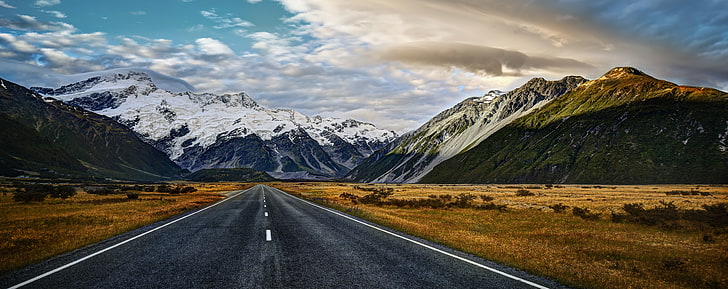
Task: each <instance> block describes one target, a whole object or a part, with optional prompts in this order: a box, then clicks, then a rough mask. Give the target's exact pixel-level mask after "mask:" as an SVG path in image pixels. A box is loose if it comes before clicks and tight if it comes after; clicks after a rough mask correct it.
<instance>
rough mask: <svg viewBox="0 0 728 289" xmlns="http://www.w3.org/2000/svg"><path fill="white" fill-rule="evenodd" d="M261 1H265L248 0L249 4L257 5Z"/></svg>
mask: <svg viewBox="0 0 728 289" xmlns="http://www.w3.org/2000/svg"><path fill="white" fill-rule="evenodd" d="M260 1H263V0H248V3H250V4H255V3H260Z"/></svg>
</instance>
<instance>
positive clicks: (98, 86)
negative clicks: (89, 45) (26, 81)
mask: <svg viewBox="0 0 728 289" xmlns="http://www.w3.org/2000/svg"><path fill="white" fill-rule="evenodd" d="M131 87H134V88H131ZM130 88H131V89H134V90H136V89H139V88H144V89H146V90H148V91H154V90H157V89H158V88H157V86H156V85H155V84H154V82H153V81H152V78H151V77H149V75H147V74H146V73H144V72H138V71H127V72H124V73H108V74H103V75H99V76H95V77H91V78H88V79H86V80H84V81H80V82H75V83H71V84H68V85H64V86H62V87H60V88H58V89H51V88H38V87H33V88H31V89H32V90H35V91H37V92H39V93H42V94H44V95H46V96H57V95H68V94H77V93H87V92H91V91H104V90H112V89H113V90H118V89H130Z"/></svg>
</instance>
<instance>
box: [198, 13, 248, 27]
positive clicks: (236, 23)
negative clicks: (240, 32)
mask: <svg viewBox="0 0 728 289" xmlns="http://www.w3.org/2000/svg"><path fill="white" fill-rule="evenodd" d="M200 14H201V15H202V16H203V17H205V18H207V19H209V20H212V21H213V22H215V23H217V25H215V26H213V27H212V28H215V29H226V28H235V27H252V26H255V24H253V23H251V22H249V21H246V20H243V19H241V18H239V17H233V16H232V14H230V13H228V14H226V15H225V16H220V15H218V14H217V12H216V11H215V9H211V10H210V11H206V10H202V11H200Z"/></svg>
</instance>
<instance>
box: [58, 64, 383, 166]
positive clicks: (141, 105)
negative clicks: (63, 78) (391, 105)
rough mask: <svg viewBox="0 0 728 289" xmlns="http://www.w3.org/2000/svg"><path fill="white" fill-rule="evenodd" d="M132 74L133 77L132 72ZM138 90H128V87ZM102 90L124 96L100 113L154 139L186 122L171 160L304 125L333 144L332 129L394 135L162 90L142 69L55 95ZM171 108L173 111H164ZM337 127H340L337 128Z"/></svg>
mask: <svg viewBox="0 0 728 289" xmlns="http://www.w3.org/2000/svg"><path fill="white" fill-rule="evenodd" d="M129 76H130V77H129ZM132 86H136V88H137V89H136V90H135V91H134V92H132V94H129V88H130V87H132ZM98 92H112V93H114V94H117V95H118V96H119V99H123V97H126V99H124V101H123V103H121V105H119V106H118V107H116V108H108V109H104V110H101V111H96V112H97V113H100V114H103V115H106V116H109V117H112V118H116V117H118V118H119V119H120V120H122V122H125V123H135V122H136V124H135V125H134V126H133V127H131V128H132V129H133V130H134V131H136V132H137V133H139V134H140V135H142V136H144V137H145V138H147V139H149V140H153V141H159V140H164V139H168V138H169V137H170V135H171V133H172V131H173V130H180V129H181V128H183V127H187V128H188V129H189V133H188V134H186V135H183V136H178V137H177V138H175V139H174V141H173V142H172V143H171V147H170V148H169V151H168V152H167V153H168V154H169V155H170V158H171V159H172V160H175V159H177V158H179V157H180V156H182V154H183V153H184V147H182V144H183V143H185V142H189V141H191V142H192V144H191V145H192V146H194V145H198V146H201V147H203V148H205V147H209V146H210V145H212V144H214V143H215V142H216V141H217V139H218V138H219V137H226V138H233V137H245V136H247V135H250V134H256V135H257V136H258V137H260V138H261V139H263V140H270V139H272V138H274V137H276V136H279V135H282V134H284V133H286V132H289V131H292V130H295V129H298V128H301V129H303V130H304V131H305V132H306V133H307V134H308V135H309V136H311V138H313V139H314V140H316V141H317V142H318V143H319V144H320V145H322V146H333V145H334V144H333V143H332V142H331V141H330V140H329V139H328V138H327V137H326V136H325V135H328V134H334V135H336V136H339V137H340V138H341V139H343V140H344V141H346V142H349V143H351V144H355V143H357V142H359V141H365V142H372V141H377V142H388V141H391V140H393V139H394V138H395V137H396V134H395V133H394V132H392V131H386V130H381V129H377V128H376V127H375V126H374V125H372V124H365V123H361V122H357V121H354V120H344V119H338V118H322V117H319V116H315V117H309V116H306V115H304V114H302V113H299V112H297V111H294V110H291V109H265V108H263V107H260V106H259V105H258V104H257V103H256V102H255V101H254V100H253V99H252V98H250V96H248V95H247V94H245V93H239V94H224V95H215V94H210V93H194V92H189V91H187V92H182V93H174V92H171V91H168V90H164V89H160V88H158V87H157V86H156V85H155V82H154V81H153V80H150V79H149V77H148V76H146V75H144V74H138V73H132V74H130V75H122V74H113V75H105V76H102V81H99V82H97V83H94V84H93V85H92V86H90V87H88V86H87V87H83V88H82V89H80V90H78V91H70V92H67V93H66V94H64V95H55V96H54V97H56V98H58V99H60V100H62V101H64V102H69V101H71V100H73V99H76V98H81V97H85V96H89V95H91V94H93V93H98ZM165 112H171V113H165ZM337 128H338V129H337Z"/></svg>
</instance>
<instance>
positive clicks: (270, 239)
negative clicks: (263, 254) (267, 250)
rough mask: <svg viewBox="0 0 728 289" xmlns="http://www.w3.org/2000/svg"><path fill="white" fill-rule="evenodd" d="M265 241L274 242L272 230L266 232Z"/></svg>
mask: <svg viewBox="0 0 728 289" xmlns="http://www.w3.org/2000/svg"><path fill="white" fill-rule="evenodd" d="M265 240H266V241H268V242H270V241H273V236H271V233H270V230H265Z"/></svg>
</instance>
